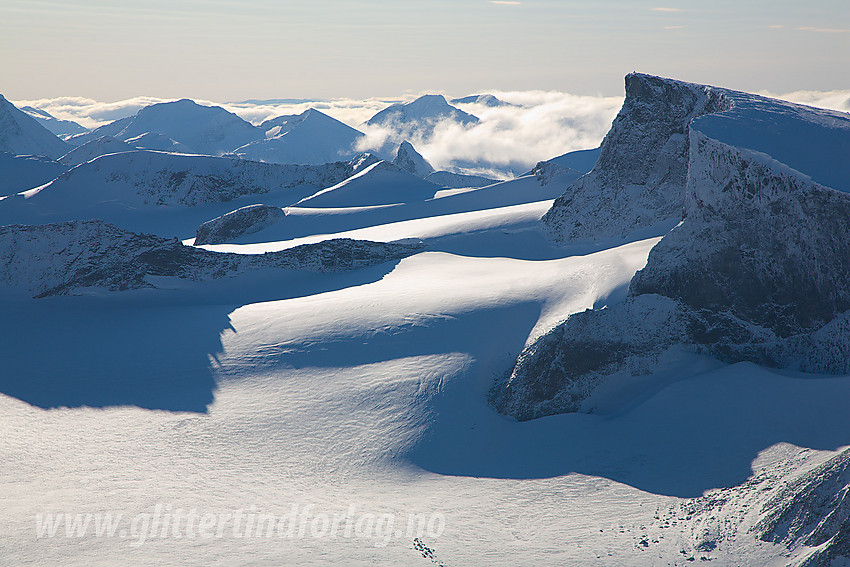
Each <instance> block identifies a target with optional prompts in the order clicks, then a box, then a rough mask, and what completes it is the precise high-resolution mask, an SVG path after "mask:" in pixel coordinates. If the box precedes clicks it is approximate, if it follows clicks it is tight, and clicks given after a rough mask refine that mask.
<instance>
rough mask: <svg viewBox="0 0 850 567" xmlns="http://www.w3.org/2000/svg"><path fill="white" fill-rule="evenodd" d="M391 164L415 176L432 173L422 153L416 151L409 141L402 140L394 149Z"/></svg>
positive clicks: (431, 168) (424, 175) (425, 175)
mask: <svg viewBox="0 0 850 567" xmlns="http://www.w3.org/2000/svg"><path fill="white" fill-rule="evenodd" d="M392 164H393V165H394V166H396V167H397V168H399V169H400V170H402V171H406V172H407V173H409V174H411V175H415V176H416V177H423V178H424V177H427V176H428V175H430V174H432V173H434V168H433V167H432V166H431V164H430V163H428V160H426V159H425V158H424V157H422V155H421V154H420V153H419V152H417V151H416V149H415V148H414V147H413V145H412V144H411V143H410V142H407V141H404V142H402V143H401V144H399V146H398V150H396V154H395V159H393V161H392Z"/></svg>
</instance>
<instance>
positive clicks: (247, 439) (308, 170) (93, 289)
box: [0, 74, 850, 567]
mask: <svg viewBox="0 0 850 567" xmlns="http://www.w3.org/2000/svg"><path fill="white" fill-rule="evenodd" d="M488 96H489V97H490V98H487V97H488ZM467 98H468V99H470V102H475V103H476V104H481V105H498V104H503V103H501V101H499V100H498V99H496V98H495V97H492V96H491V95H480V96H476V97H475V98H473V97H467ZM461 100H462V99H457V100H454V101H452V103H458V102H460V101H461ZM494 101H495V102H494ZM168 104H172V106H168V105H167V104H166V105H165V109H163V105H153V106H150V107H147V110H143V111H140V112H139V113H138V114H137V115H136V116H135V117H133V118H131V119H120V120H118V121H117V122H119V123H111V124H109V125H106V126H102V127H101V128H100V130H101V131H100V132H98V131H97V130H95V131H94V132H89V133H82V134H80V133H76V132H74V133H72V134H70V135H69V136H68V137H67V138H66V140H64V141H63V140H60V139H59V138H58V137H56V136H55V135H53V134H51V133H50V132H48V131H47V130H45V129H44V128H42V127H41V126H40V125H39V124H38V123H37V122H35V118H33V117H31V116H29V114H27V113H24V112H15V111H16V110H17V109H12V110H8V109H7V106H11V103H8V102H7V101H6V100H5V99H0V112H6V114H2V115H0V128H6V126H5V125H6V124H12V123H14V124H18V125H19V126H18V127H16V129H15V131H14V132H13V134H14V135H11V134H10V135H2V136H0V142H2V143H3V145H2V146H0V149H2V151H3V152H6V153H4V154H2V155H0V157H2V156H6V157H4V158H3V159H2V160H0V173H2V174H3V175H4V178H3V181H4V183H3V187H4V192H5V193H6V194H7V195H8V196H3V197H0V225H2V226H0V313H2V323H3V324H2V325H0V354H2V361H3V363H2V367H0V368H2V370H0V414H2V416H3V417H2V418H0V463H2V465H0V504H2V512H0V534H3V538H2V541H3V544H2V546H0V564H4V565H5V564H9V565H42V564H57V563H69V564H85V565H116V564H124V565H161V564H181V565H214V564H215V565H404V566H408V565H410V566H415V565H423V566H427V565H443V566H446V567H449V566H451V567H462V566H473V565H474V566H479V565H480V566H495V565H506V566H507V565H517V564H520V565H582V566H583V565H600V566H612V565H688V564H691V563H694V562H711V563H712V564H715V565H777V566H778V565H843V564H848V563H850V504H848V502H850V501H848V499H847V494H848V489H849V488H850V466H848V462H850V460H849V459H848V452H847V451H850V449H848V447H850V412H848V411H847V405H848V400H850V375H848V371H850V370H848V364H850V343H848V341H850V323H848V321H850V319H848V317H850V269H848V262H850V260H848V257H847V256H846V250H847V248H846V244H848V243H850V242H848V241H849V240H850V232H848V229H850V225H848V222H850V220H848V219H850V214H848V213H850V198H849V197H850V195H848V193H847V190H848V189H847V182H846V180H847V179H850V169H848V167H850V166H848V162H847V161H846V160H843V159H842V156H843V155H845V156H846V151H847V149H848V148H850V115H847V114H846V113H841V112H836V111H827V110H820V109H813V108H808V107H803V106H800V105H794V104H792V103H787V102H784V101H777V100H773V99H767V98H764V97H760V96H757V95H749V94H746V93H738V92H736V91H730V90H727V89H722V88H717V87H708V86H703V85H693V84H690V83H683V82H679V81H673V80H670V79H661V78H658V77H652V76H648V75H640V74H632V75H629V76H628V77H627V78H626V102H625V103H624V106H623V109H622V110H621V112H620V114H619V115H618V117H617V118H616V119H615V121H614V124H613V126H612V128H611V131H610V132H609V134H608V135H607V136H606V138H605V140H604V141H602V145H601V147H600V148H599V149H594V150H590V151H581V152H571V153H568V154H565V155H563V156H559V157H557V158H555V159H550V160H547V158H548V157H551V156H541V160H542V161H541V163H539V164H537V166H535V167H534V168H533V169H532V170H531V171H530V172H528V173H527V174H526V175H522V176H518V177H516V178H512V179H507V180H495V179H492V180H490V179H486V178H482V177H475V178H472V177H471V176H469V175H467V174H465V173H464V172H463V171H461V170H460V169H458V170H456V171H437V172H435V171H434V167H432V166H431V165H430V164H429V163H428V161H427V160H425V158H423V157H422V155H419V154H418V153H416V150H415V149H414V145H411V144H410V143H409V142H406V141H404V140H402V139H401V138H399V139H398V140H396V139H394V140H393V144H394V147H393V150H392V152H391V154H392V155H386V152H387V149H386V148H374V149H375V152H373V153H369V152H359V151H352V152H350V153H346V152H340V148H341V147H342V146H346V148H347V149H349V150H350V149H353V146H352V144H353V143H354V140H359V139H360V138H359V136H360V134H359V133H358V132H357V131H356V130H353V129H348V128H347V127H345V128H342V127H341V125H337V124H333V123H331V122H329V120H328V119H329V117H327V116H325V115H321V116H319V115H317V114H316V113H312V112H305V113H304V114H301V115H294V116H289V115H287V116H281V117H280V119H279V120H276V121H267V122H266V123H264V124H265V126H264V127H262V128H261V127H259V126H253V125H251V124H249V123H247V122H245V121H242V120H241V119H239V118H238V117H236V116H235V115H232V114H230V113H227V112H226V111H224V110H223V109H218V110H215V109H209V108H208V107H203V108H201V109H199V108H197V106H198V105H195V103H192V102H191V101H187V100H182V101H178V102H177V103H168ZM3 105H6V106H3ZM157 107H159V108H157ZM452 109H454V110H452ZM163 110H165V112H163ZM455 111H457V112H455ZM414 112H419V113H421V115H419V118H420V120H419V121H418V122H417V120H416V116H414V118H411V116H412V115H413V114H414ZM319 114H321V113H319ZM48 116H49V115H48ZM423 116H424V117H425V118H422V117H423ZM434 117H436V118H434ZM440 117H442V118H440ZM445 117H448V119H450V120H455V121H457V122H458V124H459V126H458V127H468V125H469V124H473V123H474V120H473V118H475V117H474V116H472V115H471V114H468V113H466V112H462V111H460V110H458V109H456V108H455V107H453V106H451V105H450V104H449V102H447V101H446V99H445V98H444V97H442V96H440V97H439V98H436V97H431V98H426V97H423V99H422V100H421V101H420V102H419V103H418V104H413V103H410V104H409V105H399V104H397V105H393V106H389V107H388V108H387V109H386V110H385V111H383V114H382V113H379V114H378V115H376V116H375V117H374V119H373V121H374V123H376V124H381V125H387V124H390V125H391V124H393V123H401V125H402V126H403V127H402V128H400V129H399V130H398V131H399V132H401V133H403V134H405V135H406V136H409V135H410V134H411V132H414V131H420V130H423V129H424V130H429V129H433V128H434V127H435V123H436V121H437V120H438V119H443V118H445ZM470 117H471V118H470ZM54 120H55V119H54ZM330 120H332V119H330ZM312 124H317V125H318V126H316V127H317V128H318V130H317V132H319V133H318V134H315V135H313V134H314V133H313V132H312V131H311V130H309V128H311V127H312V126H311V125H312ZM38 128H42V129H41V130H39V129H38ZM157 128H158V129H157ZM264 129H265V133H264V132H263V130H264ZM42 130H43V131H42ZM33 132H34V133H33ZM48 134H50V135H51V136H53V138H50V137H49V136H48ZM105 136H109V137H108V138H107V137H105ZM287 136H289V138H287ZM337 137H338V138H339V140H343V141H340V142H336V140H337ZM75 138H76V141H75V140H74V139H75ZM169 140H170V141H171V142H174V144H175V147H173V148H169V147H168V144H170V143H171V142H169ZM399 140H402V141H399ZM143 141H146V143H153V142H156V143H157V144H159V145H157V147H155V148H146V147H143V146H141V145H140V144H141V143H142V142H143ZM318 141H322V142H323V143H321V144H318ZM324 142H327V143H324ZM72 144H75V145H76V149H73V148H72V147H70V146H71V145H72ZM66 145H67V146H69V147H68V148H65V147H64V146H66ZM42 148H44V151H36V150H40V149H42ZM311 148H316V149H315V152H316V155H317V156H319V157H317V158H316V159H315V160H309V159H299V160H297V162H288V161H286V159H287V158H283V157H280V156H284V155H298V156H300V155H301V152H302V151H304V152H308V150H310V149H311ZM47 150H50V153H47ZM62 150H64V154H63V153H62ZM190 150H191V151H190ZM101 152H102V153H101ZM31 153H38V154H39V155H41V156H42V157H39V158H33V157H30V158H24V157H22V156H24V155H29V154H31ZM308 153H309V152H308ZM63 155H64V157H63ZM264 156H265V157H268V156H273V157H274V159H268V162H267V163H266V162H261V161H252V159H264ZM275 156H276V157H275ZM337 156H339V158H338V159H336V157H337ZM330 157H334V159H328V158H330ZM597 158H598V161H597ZM281 160H282V161H281ZM7 164H8V165H7ZM440 174H442V175H440ZM6 187H8V189H6ZM196 244H197V245H196ZM842 251H843V252H842ZM107 515H108V518H109V520H108V523H109V525H105V524H104V522H105V521H107V520H106V518H107ZM842 562H843V563H842Z"/></svg>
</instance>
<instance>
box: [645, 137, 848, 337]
mask: <svg viewBox="0 0 850 567" xmlns="http://www.w3.org/2000/svg"><path fill="white" fill-rule="evenodd" d="M692 138H693V143H695V144H697V145H698V146H699V147H698V148H696V152H695V155H696V156H698V157H699V159H695V160H694V161H693V162H692V169H693V172H692V174H693V175H694V176H695V178H699V179H701V180H703V182H702V183H700V184H699V185H697V184H695V185H694V187H693V190H692V195H691V199H690V202H689V204H688V210H687V213H688V218H687V220H686V221H685V222H684V223H683V224H682V225H681V226H680V227H679V228H677V229H676V230H674V231H672V232H671V233H670V234H669V235H668V236H667V237H665V238H664V239H662V240H661V242H659V244H658V245H657V246H656V247H655V248H653V250H652V252H651V253H650V257H649V261H648V262H647V265H646V267H645V268H644V269H643V270H641V271H640V272H638V273H637V274H636V275H635V277H634V279H633V280H632V283H631V290H630V291H631V294H632V295H641V294H644V293H656V294H660V295H665V296H668V297H674V298H676V299H679V300H680V301H681V302H682V303H684V304H685V305H687V306H688V307H690V308H692V309H696V310H699V309H708V310H710V311H720V310H728V311H729V312H731V313H733V314H735V315H736V316H738V317H740V318H742V319H744V320H747V321H750V322H752V323H753V324H755V325H758V326H761V327H765V328H769V329H771V330H772V331H773V332H775V333H776V334H777V335H778V336H780V337H787V336H790V335H792V334H795V333H799V332H802V331H811V330H814V329H816V328H818V327H820V326H822V325H824V324H826V323H827V322H829V321H830V320H832V319H833V318H834V317H835V316H836V315H838V314H839V313H843V312H844V311H847V310H848V309H850V254H848V253H847V249H848V244H850V195H848V194H847V193H841V192H839V191H834V190H832V189H829V188H826V187H822V186H820V185H817V184H815V183H811V182H810V181H807V180H805V179H802V178H801V177H800V176H799V175H794V174H792V173H790V172H783V171H781V169H778V168H776V167H775V166H774V167H772V166H771V164H769V163H766V162H762V161H760V160H758V159H756V158H754V157H753V156H751V155H747V152H746V151H742V150H738V149H735V148H732V147H730V146H726V145H725V144H720V143H717V142H713V141H712V140H710V139H708V138H706V137H705V136H703V135H701V134H699V133H696V132H695V133H694V134H693V135H692Z"/></svg>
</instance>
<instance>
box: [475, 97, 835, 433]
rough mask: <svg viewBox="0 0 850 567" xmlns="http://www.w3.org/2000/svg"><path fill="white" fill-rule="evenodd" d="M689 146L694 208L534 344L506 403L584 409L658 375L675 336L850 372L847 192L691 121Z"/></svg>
mask: <svg viewBox="0 0 850 567" xmlns="http://www.w3.org/2000/svg"><path fill="white" fill-rule="evenodd" d="M650 84H651V83H650ZM632 86H633V88H634V85H632ZM641 88H643V87H641ZM639 94H640V95H641V96H642V93H639ZM674 95H675V93H674ZM675 96H678V95H675ZM626 106H629V105H628V100H627V105H626ZM678 107H679V105H676V108H678ZM848 123H850V120H848ZM668 126H669V124H668ZM848 134H850V127H848ZM848 138H850V135H848ZM688 148H689V160H688V170H687V191H686V194H685V198H684V199H683V202H684V207H685V210H684V212H685V219H684V221H682V223H681V224H680V225H679V226H677V227H676V228H675V229H674V230H672V231H671V232H670V233H669V234H668V235H666V236H665V237H664V238H663V239H662V240H661V241H660V242H659V243H658V244H657V245H656V246H655V247H654V248H653V249H652V251H651V252H650V254H649V259H648V261H647V264H646V267H645V268H644V269H643V270H641V271H639V272H638V273H637V274H636V275H635V277H634V278H633V279H632V281H631V285H630V289H629V297H628V299H627V300H626V301H625V302H623V303H621V304H616V305H613V306H610V307H608V308H606V309H602V310H596V311H587V312H584V313H578V314H575V315H572V316H571V317H569V318H568V319H567V320H566V321H565V322H564V323H562V324H561V325H559V326H558V327H556V328H555V329H553V330H552V331H550V332H549V333H548V334H546V335H544V336H543V337H541V338H540V339H538V340H537V341H536V342H535V343H534V344H532V345H531V346H529V347H528V348H527V349H526V350H525V351H524V352H523V353H522V354H521V355H520V357H519V359H518V360H517V363H516V365H515V367H514V368H513V370H512V371H511V373H510V375H509V376H507V377H505V378H504V379H503V380H500V381H498V382H497V384H496V385H495V386H494V388H493V390H492V392H491V401H492V403H493V404H494V406H495V407H496V408H497V409H498V410H499V411H501V412H502V413H506V414H509V415H512V416H514V417H516V418H517V419H533V418H535V417H541V416H544V415H549V414H555V413H564V412H575V411H580V410H581V408H582V402H583V401H584V400H586V399H587V398H588V397H589V396H590V394H591V393H592V392H593V390H594V389H595V388H596V387H597V386H598V385H599V384H601V383H602V382H604V381H606V380H607V379H609V378H610V377H611V376H613V375H615V374H618V375H620V376H623V375H625V376H628V375H646V374H650V373H652V372H653V370H654V369H655V368H656V367H657V362H658V359H659V357H660V356H661V355H662V354H664V353H665V352H666V351H668V350H669V349H674V348H676V349H684V350H685V351H687V352H693V353H698V354H705V355H709V356H712V357H714V358H717V359H719V360H721V361H724V362H728V363H735V362H742V361H748V362H753V363H756V364H760V365H764V366H769V367H777V368H793V369H798V370H802V371H808V372H819V373H829V374H844V373H850V332H848V331H850V254H848V253H847V250H848V248H850V193H845V192H841V191H837V190H834V189H831V188H829V187H825V186H823V185H820V184H818V183H815V182H813V181H812V180H811V179H810V178H809V177H807V176H806V175H803V174H801V173H800V172H798V171H794V170H792V169H790V168H788V167H787V166H785V165H783V164H782V163H779V162H777V161H775V160H774V159H772V158H771V157H769V156H767V155H765V154H762V153H758V152H754V151H751V150H747V149H744V148H740V147H735V146H732V145H729V144H726V143H724V142H722V141H719V140H717V139H713V138H710V137H708V136H706V135H705V134H704V133H702V132H701V131H700V130H698V129H696V128H694V127H691V128H690V131H689V142H688ZM604 151H605V150H604V148H603V156H604ZM641 159H643V158H641ZM601 161H602V158H600V162H601ZM635 168H636V169H637V170H638V171H639V173H638V174H637V175H643V173H640V170H641V166H640V164H639V163H638V164H635ZM598 169H600V166H597V167H596V168H595V169H594V172H596V171H597V170H598Z"/></svg>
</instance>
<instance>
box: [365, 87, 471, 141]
mask: <svg viewBox="0 0 850 567" xmlns="http://www.w3.org/2000/svg"><path fill="white" fill-rule="evenodd" d="M444 121H450V122H455V123H458V124H462V125H464V126H468V125H472V124H477V123H478V117H477V116H473V115H472V114H468V113H466V112H464V111H462V110H460V109H458V108H455V107H454V106H452V105H450V104H449V103H448V102H447V101H446V97H444V96H443V95H424V96H421V97H419V98H417V99H416V100H414V101H413V102H409V103H407V104H394V105H392V106H390V107H388V108H385V109H384V110H382V111H380V112H378V113H377V114H375V115H374V116H373V117H372V118H370V119H369V120H368V121H366V124H367V125H369V126H384V127H386V128H391V129H393V130H397V131H399V132H404V133H410V134H411V136H409V137H413V136H415V135H418V136H419V137H423V138H428V137H430V136H432V135H433V134H434V129H435V128H436V126H437V124H439V123H441V122H444Z"/></svg>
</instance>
